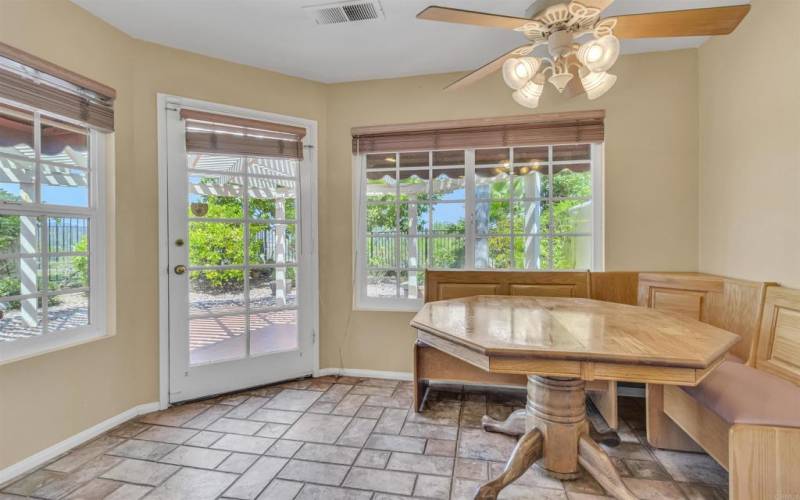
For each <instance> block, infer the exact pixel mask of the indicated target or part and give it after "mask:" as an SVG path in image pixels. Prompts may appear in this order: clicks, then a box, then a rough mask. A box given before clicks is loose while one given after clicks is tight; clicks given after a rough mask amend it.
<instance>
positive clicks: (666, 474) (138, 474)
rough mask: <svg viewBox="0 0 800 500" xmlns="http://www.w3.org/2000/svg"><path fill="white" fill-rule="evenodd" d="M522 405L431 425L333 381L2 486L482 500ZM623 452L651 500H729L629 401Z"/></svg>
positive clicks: (150, 426)
mask: <svg viewBox="0 0 800 500" xmlns="http://www.w3.org/2000/svg"><path fill="white" fill-rule="evenodd" d="M523 398H524V394H522V393H520V392H515V393H514V392H499V391H491V392H486V391H484V390H481V389H475V388H469V387H467V388H464V387H461V386H447V387H437V388H436V389H434V390H432V391H431V393H430V394H429V398H428V406H427V408H426V411H425V412H423V413H419V414H417V413H414V412H413V411H411V410H410V406H411V384H410V383H409V382H399V381H392V380H378V379H365V378H352V377H323V378H318V379H306V380H301V381H295V382H289V383H284V384H279V385H275V386H268V387H261V388H258V389H253V390H248V391H244V392H241V393H237V394H233V395H228V396H223V397H218V398H214V399H210V400H205V401H201V402H195V403H190V404H185V405H180V406H175V407H173V408H170V409H168V410H166V411H163V412H157V413H151V414H148V415H144V416H142V417H140V418H138V419H136V420H135V421H131V422H128V423H126V424H124V425H122V426H120V427H117V428H116V429H114V430H112V431H110V432H108V433H107V434H106V435H103V436H101V437H99V438H97V439H95V440H94V441H92V442H90V443H87V444H85V445H83V446H81V447H79V448H76V449H74V450H72V451H71V452H69V453H67V454H65V455H64V456H62V457H59V458H57V459H56V460H53V461H52V462H50V463H49V464H47V465H46V466H45V467H43V468H41V469H39V470H36V471H34V472H32V473H30V474H28V475H27V476H25V477H22V478H19V479H17V480H15V481H12V482H11V483H9V484H7V485H5V486H4V487H2V493H0V499H3V500H5V499H12V498H19V497H25V496H30V497H34V498H69V499H95V498H97V499H99V498H108V499H138V498H142V497H147V498H158V499H193V500H194V499H206V498H208V499H213V498H236V499H292V498H295V499H326V500H327V499H350V498H352V499H362V498H363V499H373V500H390V499H396V498H406V497H410V496H413V497H424V498H452V499H461V498H472V496H473V495H474V492H475V490H476V488H477V487H478V485H479V484H480V483H481V482H483V481H486V480H487V479H488V478H489V477H493V476H495V475H496V474H498V473H499V472H500V471H501V470H502V468H503V462H504V461H505V460H506V459H507V458H508V456H509V454H510V453H511V450H512V448H513V446H514V440H513V439H511V438H509V437H507V436H502V435H499V434H489V433H485V432H483V431H482V430H481V429H480V426H479V423H480V417H481V416H482V415H483V414H484V413H488V414H489V415H492V416H493V417H495V418H503V417H505V416H506V415H508V414H509V413H510V412H511V411H513V410H514V409H516V408H519V407H521V405H522V403H523ZM621 414H622V424H621V427H620V435H621V438H622V440H623V443H622V444H621V445H620V446H619V447H616V448H606V451H607V452H608V453H609V455H611V456H612V459H613V460H614V462H615V464H616V466H617V468H618V469H619V471H620V473H621V474H622V476H623V477H624V481H625V483H626V484H627V485H628V486H629V487H630V488H631V489H632V490H633V491H634V493H636V495H637V496H639V497H640V498H648V499H649V498H653V499H656V498H658V499H672V498H675V499H705V498H714V499H719V498H726V497H727V494H726V486H725V485H726V484H727V474H726V473H725V471H724V470H723V469H722V468H721V467H719V466H718V465H717V464H716V463H715V462H714V461H713V460H711V459H710V458H709V457H708V456H706V455H702V454H691V453H675V452H667V451H660V450H654V449H652V448H650V447H649V446H647V445H646V444H645V440H644V431H643V419H644V401H643V400H641V399H632V398H623V399H622V400H621ZM603 495H604V492H603V490H602V488H601V487H600V486H599V485H598V484H597V483H596V482H595V481H594V480H592V479H591V478H588V477H586V476H584V477H583V478H582V479H579V480H577V481H571V482H560V481H557V480H554V479H551V478H549V477H546V476H545V475H543V474H542V473H540V472H539V471H538V470H537V469H535V468H534V469H531V470H529V471H528V472H527V473H526V474H525V475H523V476H522V477H521V478H520V479H518V480H517V481H516V482H515V483H514V484H513V485H511V486H510V487H508V488H506V490H504V492H503V494H502V495H501V498H509V499H511V498H513V499H572V500H589V499H596V498H605V497H604V496H603Z"/></svg>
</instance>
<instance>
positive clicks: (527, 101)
mask: <svg viewBox="0 0 800 500" xmlns="http://www.w3.org/2000/svg"><path fill="white" fill-rule="evenodd" d="M543 91H544V85H540V84H538V83H534V82H532V81H531V82H528V83H526V84H525V85H524V86H523V87H522V88H521V89H519V90H515V91H514V92H512V93H511V97H512V98H513V99H514V101H516V103H517V104H519V105H520V106H525V107H526V108H535V107H537V106H538V105H539V97H541V96H542V92H543Z"/></svg>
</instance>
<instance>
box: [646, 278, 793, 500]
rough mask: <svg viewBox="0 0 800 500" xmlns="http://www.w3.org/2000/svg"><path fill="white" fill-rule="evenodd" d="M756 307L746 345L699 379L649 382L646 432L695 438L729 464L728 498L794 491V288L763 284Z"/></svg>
mask: <svg viewBox="0 0 800 500" xmlns="http://www.w3.org/2000/svg"><path fill="white" fill-rule="evenodd" d="M742 306H744V307H747V306H749V304H742ZM760 309H761V310H762V311H763V313H762V315H761V322H760V328H759V329H758V330H757V334H756V335H755V336H754V337H753V339H752V342H751V348H750V350H749V351H746V352H745V351H744V350H743V349H741V348H740V349H739V352H738V353H735V354H740V355H739V356H731V357H729V359H728V360H726V361H724V362H723V363H722V364H721V365H720V366H719V367H718V368H717V369H716V370H714V371H713V372H711V373H710V374H709V375H708V377H706V378H705V379H704V380H703V381H702V382H701V383H700V385H698V386H697V387H678V386H652V385H648V387H647V439H648V441H649V442H650V444H651V445H653V446H655V447H657V448H668V449H677V450H689V451H692V450H697V449H698V444H699V445H700V447H702V449H703V450H705V451H706V452H708V454H709V455H711V456H712V457H714V459H715V460H716V461H717V462H719V463H720V465H722V466H723V467H725V468H726V469H728V471H729V473H730V474H729V483H730V484H729V489H730V497H731V498H732V499H747V500H749V499H762V498H763V499H772V498H775V499H778V498H781V499H782V498H800V291H798V290H791V289H788V288H783V287H779V286H769V287H767V288H766V294H765V298H764V301H763V308H760ZM734 312H735V311H734V310H731V311H730V313H729V314H731V315H733V313H734Z"/></svg>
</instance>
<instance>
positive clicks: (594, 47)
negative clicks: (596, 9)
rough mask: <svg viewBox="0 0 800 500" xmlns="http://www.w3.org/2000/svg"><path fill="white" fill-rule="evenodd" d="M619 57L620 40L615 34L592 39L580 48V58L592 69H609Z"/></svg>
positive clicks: (595, 70) (598, 70) (597, 71)
mask: <svg viewBox="0 0 800 500" xmlns="http://www.w3.org/2000/svg"><path fill="white" fill-rule="evenodd" d="M617 58H619V40H618V39H617V37H615V36H614V35H606V36H602V37H600V38H598V39H596V40H590V41H588V42H586V43H584V44H583V45H581V48H580V49H578V60H579V61H580V62H581V63H582V64H583V65H584V66H586V67H587V68H589V69H590V70H591V71H594V72H595V73H602V72H603V71H608V70H609V69H611V66H613V65H614V63H615V62H617Z"/></svg>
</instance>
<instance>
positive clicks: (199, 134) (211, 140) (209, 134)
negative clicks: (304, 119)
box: [181, 109, 306, 160]
mask: <svg viewBox="0 0 800 500" xmlns="http://www.w3.org/2000/svg"><path fill="white" fill-rule="evenodd" d="M181 118H182V119H184V120H185V121H186V151H187V152H188V153H216V154H230V155H251V156H272V157H280V158H294V159H298V160H300V159H302V158H303V138H304V137H305V135H306V129H305V128H302V127H294V126H291V125H284V124H281V123H271V122H265V121H260V120H249V119H246V118H238V117H235V116H226V115H218V114H215V113H207V112H204V111H195V110H191V109H182V110H181Z"/></svg>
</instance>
